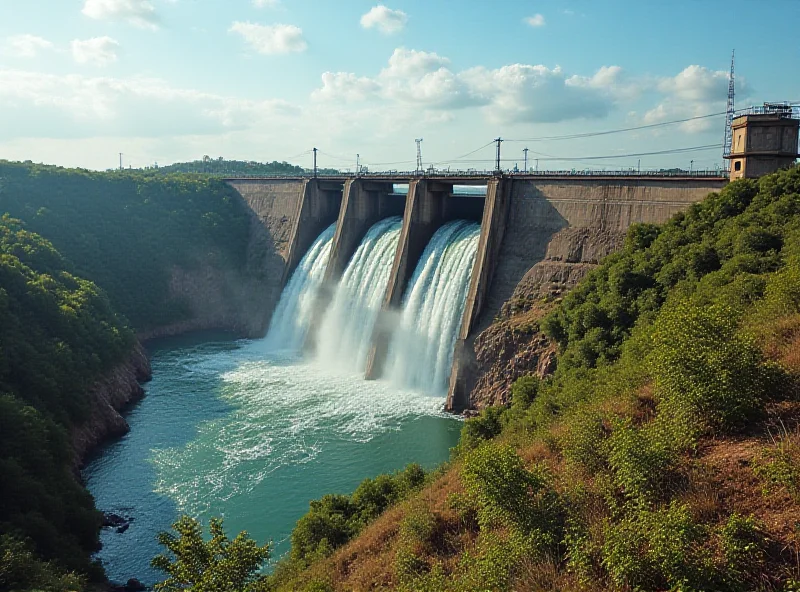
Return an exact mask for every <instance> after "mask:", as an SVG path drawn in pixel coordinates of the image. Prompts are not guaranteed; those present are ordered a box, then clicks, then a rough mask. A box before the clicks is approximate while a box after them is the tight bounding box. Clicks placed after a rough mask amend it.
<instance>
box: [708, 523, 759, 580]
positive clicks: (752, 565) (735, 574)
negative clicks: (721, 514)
mask: <svg viewBox="0 0 800 592" xmlns="http://www.w3.org/2000/svg"><path fill="white" fill-rule="evenodd" d="M719 538H720V543H721V546H722V551H723V554H724V556H725V580H726V582H727V583H728V584H729V585H730V586H731V587H732V588H733V589H741V590H746V589H752V588H750V587H749V586H748V587H747V588H745V587H744V585H745V584H749V585H755V584H757V582H758V574H760V573H761V571H762V569H763V567H764V560H765V552H766V548H767V539H766V537H765V536H764V534H763V533H762V532H761V527H760V525H759V524H758V523H757V522H756V520H755V519H754V518H753V517H752V516H749V517H744V516H741V515H740V514H736V513H734V514H732V515H731V516H730V517H729V518H728V521H727V522H726V523H725V525H724V526H723V527H722V529H721V531H720V534H719Z"/></svg>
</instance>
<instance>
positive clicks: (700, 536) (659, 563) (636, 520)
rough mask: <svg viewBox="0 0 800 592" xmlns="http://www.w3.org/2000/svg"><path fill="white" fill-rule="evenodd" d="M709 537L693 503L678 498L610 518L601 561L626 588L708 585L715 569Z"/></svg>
mask: <svg viewBox="0 0 800 592" xmlns="http://www.w3.org/2000/svg"><path fill="white" fill-rule="evenodd" d="M706 539H707V534H706V532H705V530H704V529H703V528H702V527H700V526H699V525H697V524H695V523H694V521H693V520H692V518H691V514H690V512H689V508H688V507H686V506H681V505H678V504H676V503H674V502H673V503H672V504H670V505H669V506H667V507H665V508H662V509H659V510H655V511H638V512H634V513H632V514H630V515H629V516H627V517H626V518H624V519H623V520H621V521H620V522H618V523H616V524H608V525H607V527H606V531H605V542H604V543H603V546H602V551H601V552H602V557H603V559H602V565H603V567H605V569H606V570H607V571H608V574H609V576H610V577H611V580H612V581H613V582H614V584H616V585H617V586H619V587H621V588H630V589H634V590H639V589H644V590H704V589H709V583H710V580H711V578H712V574H713V569H712V565H711V559H710V556H709V554H708V553H707V552H706V550H705V549H704V548H703V544H704V543H705V541H706Z"/></svg>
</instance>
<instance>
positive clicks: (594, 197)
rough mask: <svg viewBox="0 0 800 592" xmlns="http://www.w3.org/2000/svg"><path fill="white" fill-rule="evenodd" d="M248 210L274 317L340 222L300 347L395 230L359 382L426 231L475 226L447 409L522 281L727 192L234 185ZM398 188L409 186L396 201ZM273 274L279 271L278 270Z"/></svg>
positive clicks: (693, 187)
mask: <svg viewBox="0 0 800 592" xmlns="http://www.w3.org/2000/svg"><path fill="white" fill-rule="evenodd" d="M228 182H229V183H230V184H231V186H233V187H234V188H235V189H236V190H237V191H238V192H239V194H240V195H241V196H242V198H243V199H244V201H245V202H246V204H247V205H248V207H249V209H250V210H251V212H252V220H253V229H254V232H253V236H254V237H255V238H254V240H253V241H251V243H252V244H251V248H252V249H263V250H264V251H265V252H267V253H271V254H272V257H271V259H270V260H271V261H272V266H271V267H270V269H271V270H272V273H271V280H270V284H269V286H270V293H269V294H265V306H267V307H269V308H270V310H272V308H274V306H275V304H276V302H277V299H278V297H279V296H280V291H281V289H282V287H283V286H284V285H285V283H286V282H287V280H288V278H289V277H290V275H291V274H292V272H293V271H294V269H295V267H296V266H297V264H298V262H299V261H300V259H301V258H302V257H303V254H304V253H305V252H306V251H307V250H308V248H309V247H310V245H311V244H312V242H313V241H314V240H315V238H316V237H317V236H318V235H319V233H320V232H322V230H323V229H325V228H327V227H328V226H329V225H330V224H331V223H333V222H337V228H336V234H335V236H334V239H333V245H332V248H331V254H330V259H329V261H328V266H327V268H326V273H325V282H324V284H325V286H326V288H325V289H324V290H322V293H321V296H320V297H319V302H318V303H317V306H316V309H315V315H314V316H315V319H314V321H313V323H312V327H311V330H310V331H309V337H308V340H307V341H308V343H307V346H309V347H312V348H313V343H314V335H315V329H316V327H317V326H318V325H319V324H320V323H321V319H322V318H324V315H325V310H326V308H327V306H328V304H329V300H330V294H331V293H332V291H333V289H334V287H335V285H336V283H337V282H338V280H339V278H340V277H341V275H342V273H343V270H344V268H345V267H346V266H347V263H348V261H349V259H350V258H351V257H352V256H353V253H354V252H355V250H356V248H357V247H358V245H359V243H360V241H361V240H362V238H363V237H364V235H365V234H366V232H367V230H368V229H369V228H370V227H371V226H372V225H373V224H374V223H375V222H377V221H379V220H382V219H384V218H387V217H389V216H401V217H402V220H403V221H402V228H401V231H400V240H399V243H398V245H397V251H396V253H395V257H394V262H393V266H392V270H391V274H390V276H389V281H388V284H387V286H386V292H385V297H384V301H383V305H382V312H381V316H379V319H378V322H377V323H376V327H375V330H374V334H373V339H372V346H371V349H370V352H369V357H368V360H367V369H366V376H367V378H379V377H380V376H381V375H382V372H383V368H384V365H385V363H386V357H387V355H388V341H389V330H390V328H389V327H390V322H389V319H390V318H391V316H392V313H393V312H394V311H396V310H397V309H398V308H399V307H400V305H401V302H402V298H403V294H404V293H405V291H406V289H407V287H408V283H409V280H410V277H411V274H412V273H413V272H414V269H415V268H416V266H417V263H418V262H419V259H420V257H421V255H422V252H423V250H424V249H425V247H426V245H427V244H428V241H429V240H430V239H431V237H432V236H433V234H434V233H435V232H436V231H437V230H438V229H439V228H441V227H442V226H443V225H444V224H446V223H447V222H449V221H452V220H457V219H465V220H472V221H475V222H480V225H481V233H480V239H479V243H478V249H477V255H476V258H475V263H474V266H473V269H472V275H471V282H470V284H469V290H468V292H467V299H466V305H465V307H464V313H463V317H462V319H461V323H460V330H459V333H458V336H457V341H456V345H455V352H454V358H453V359H454V361H453V367H452V371H451V377H450V382H449V387H448V396H447V404H446V406H447V409H449V410H453V411H459V410H461V409H464V408H467V407H469V406H470V404H471V402H470V393H471V392H472V390H473V388H474V386H475V382H476V380H477V378H478V377H477V376H476V370H475V364H474V360H475V354H474V340H475V337H476V336H477V334H478V333H479V332H480V331H481V330H483V329H485V328H486V327H488V326H489V325H490V324H491V322H492V320H493V319H494V318H495V317H496V315H497V314H498V313H499V312H500V310H501V308H502V307H503V304H504V303H505V302H506V301H508V300H509V299H510V298H511V297H512V296H513V295H514V294H515V290H518V289H519V288H520V286H524V285H525V283H526V282H540V283H541V282H547V281H552V282H559V281H563V280H564V279H565V278H570V277H579V276H580V275H582V274H583V273H585V271H586V268H587V267H591V266H592V265H593V264H596V263H597V262H598V261H599V260H600V259H601V258H602V257H604V256H605V255H607V254H609V253H611V252H613V251H615V250H617V249H619V248H620V246H621V245H622V242H623V240H624V236H625V232H626V231H627V229H628V227H629V226H630V225H631V224H633V223H638V222H650V223H661V222H665V221H667V220H668V219H669V218H670V217H671V216H672V215H674V214H675V213H677V212H679V211H681V210H684V209H686V208H687V207H688V206H689V205H691V204H692V203H696V202H698V201H701V200H702V199H704V198H705V197H706V196H707V195H708V193H710V192H712V191H719V190H720V189H721V188H722V187H724V186H725V184H726V182H727V181H726V179H723V178H716V177H714V178H696V177H687V178H676V177H607V178H595V177H573V176H566V177H554V176H553V177H550V176H548V177H542V176H519V175H514V176H493V177H484V178H480V177H479V178H476V177H465V178H463V179H461V178H454V177H413V178H408V177H391V176H386V177H383V176H380V177H356V178H353V177H350V178H344V177H342V178H335V177H334V178H328V177H326V178H324V179H322V178H320V179H307V178H305V179H303V178H296V179H247V180H238V179H232V180H229V181H228ZM394 184H408V193H407V194H402V193H395V191H394ZM462 184H463V185H481V186H485V187H486V195H485V196H483V195H461V194H458V193H454V186H455V185H462ZM276 265H277V268H279V269H280V273H275V269H276Z"/></svg>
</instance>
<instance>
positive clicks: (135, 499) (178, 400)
mask: <svg viewBox="0 0 800 592" xmlns="http://www.w3.org/2000/svg"><path fill="white" fill-rule="evenodd" d="M240 348H241V342H238V341H235V340H234V338H233V336H232V335H230V334H226V333H220V332H213V333H211V332H203V333H196V334H192V335H188V336H182V337H175V338H165V339H160V340H154V341H153V342H151V343H149V344H148V348H147V349H148V352H149V354H150V356H151V363H152V367H153V380H152V381H150V382H149V383H147V384H145V385H144V390H145V393H146V394H145V398H144V399H143V400H142V401H139V402H138V403H136V404H134V405H132V406H131V407H130V408H129V409H127V410H126V411H125V418H126V420H127V421H128V424H129V425H130V427H131V430H130V432H128V433H127V434H126V435H124V436H122V437H121V438H119V439H117V440H114V441H111V442H109V443H108V444H106V445H105V446H103V447H101V448H100V449H99V450H97V451H96V452H95V453H94V454H93V455H92V456H91V457H90V458H89V459H88V460H87V463H86V466H85V469H84V470H83V479H84V481H85V483H86V486H87V487H88V489H89V490H90V491H91V493H92V495H93V496H94V498H95V504H96V506H97V508H98V509H100V510H101V511H103V512H114V513H116V514H119V515H121V516H124V517H126V518H130V519H131V523H130V527H129V528H128V529H127V530H126V531H125V532H123V533H118V532H117V531H116V530H115V529H114V528H104V529H102V531H101V535H100V540H101V543H102V545H103V548H102V550H101V551H100V553H99V558H100V559H101V561H102V562H103V564H104V566H105V567H106V569H107V571H108V575H109V577H110V578H111V579H112V580H121V581H125V580H127V579H128V578H129V577H136V578H139V579H140V580H142V581H145V582H154V581H156V580H157V579H159V578H160V575H161V574H160V573H159V572H157V571H155V570H151V569H150V568H149V566H147V565H146V562H143V561H142V560H141V557H142V556H143V555H145V556H147V557H154V556H155V555H157V554H158V553H159V552H160V551H161V548H160V547H159V545H158V543H157V542H156V539H155V537H156V535H157V534H158V533H159V532H160V531H162V530H167V529H169V527H170V525H171V523H172V522H173V521H174V520H175V518H176V517H177V516H178V508H177V505H176V504H175V502H174V501H173V500H172V499H171V498H169V497H167V496H165V495H162V494H159V493H156V492H155V491H154V490H155V486H154V485H155V482H156V479H157V470H156V467H155V466H154V464H153V463H152V455H153V452H154V450H155V449H156V448H160V449H163V448H175V447H182V446H186V445H187V444H188V443H189V442H191V441H192V440H193V439H194V438H195V437H196V436H197V432H198V426H199V425H200V424H201V423H202V422H205V421H210V420H213V419H215V418H219V417H222V416H225V415H227V414H229V413H230V412H231V410H232V407H231V405H230V404H229V403H228V402H226V401H224V400H222V399H221V398H219V396H218V393H219V391H220V390H221V388H222V379H221V377H220V372H219V370H218V369H212V368H207V369H205V370H204V369H203V368H202V367H197V366H196V365H197V364H198V363H200V365H201V366H202V360H204V359H206V358H214V357H215V356H219V355H223V356H224V357H228V356H226V354H231V353H232V352H235V351H236V350H238V349H240ZM198 382H199V383H201V384H198ZM134 549H135V553H131V550H134ZM143 564H144V565H143ZM143 570H144V571H143Z"/></svg>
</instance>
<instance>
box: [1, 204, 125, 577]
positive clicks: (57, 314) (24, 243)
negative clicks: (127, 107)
mask: <svg viewBox="0 0 800 592" xmlns="http://www.w3.org/2000/svg"><path fill="white" fill-rule="evenodd" d="M133 345H134V335H133V332H132V331H131V330H130V329H128V328H127V327H126V326H125V325H124V324H123V322H122V321H121V320H120V319H119V318H118V317H117V316H116V315H115V313H114V312H113V311H112V309H111V305H110V304H109V301H108V299H107V298H106V296H105V294H104V293H103V292H102V291H100V290H99V289H98V288H97V286H96V285H95V284H93V283H92V282H90V281H88V280H85V279H82V278H80V277H78V276H77V275H75V274H74V271H73V269H72V266H71V265H69V264H68V263H67V262H66V261H65V260H64V259H63V258H62V257H61V255H60V254H59V253H58V251H56V249H55V248H54V247H53V245H52V244H51V243H50V242H49V241H47V240H45V239H44V238H42V237H41V236H39V235H37V234H34V233H32V232H29V231H28V230H26V228H25V227H24V225H23V224H22V223H21V222H20V221H18V220H15V219H13V218H11V217H9V216H8V215H4V216H2V218H0V476H2V478H0V589H27V588H28V587H42V588H44V589H60V588H59V586H61V585H62V584H63V585H64V586H67V588H69V585H70V582H74V581H75V578H73V577H71V576H61V575H60V573H61V572H62V571H65V570H68V571H76V572H79V573H81V574H84V575H87V574H88V575H91V576H95V577H97V576H99V575H101V574H102V571H101V570H99V568H95V567H93V566H91V565H90V563H89V559H88V557H89V553H90V552H92V551H94V550H96V549H97V545H98V531H99V527H100V523H101V521H102V516H101V515H100V513H99V512H97V511H96V510H95V508H94V502H93V500H92V497H91V495H89V493H88V492H87V491H86V490H85V489H84V488H83V487H82V486H81V485H80V484H79V483H78V481H77V480H76V479H75V477H74V475H73V473H72V467H73V452H72V446H71V442H70V440H69V430H70V428H71V427H72V426H75V425H80V424H81V423H82V422H84V421H85V420H86V419H87V417H88V415H89V412H90V409H89V401H88V400H87V390H88V388H89V387H90V386H91V385H92V383H93V382H94V381H95V380H96V379H97V378H98V377H99V376H100V375H101V374H102V373H103V372H105V371H107V370H109V369H110V368H112V367H113V366H114V365H116V364H118V363H119V362H121V361H122V360H124V359H125V358H126V356H127V355H128V354H129V353H130V351H131V349H132V348H133ZM42 560H46V561H52V562H53V564H52V565H47V564H44V563H42ZM69 589H74V588H69Z"/></svg>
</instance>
